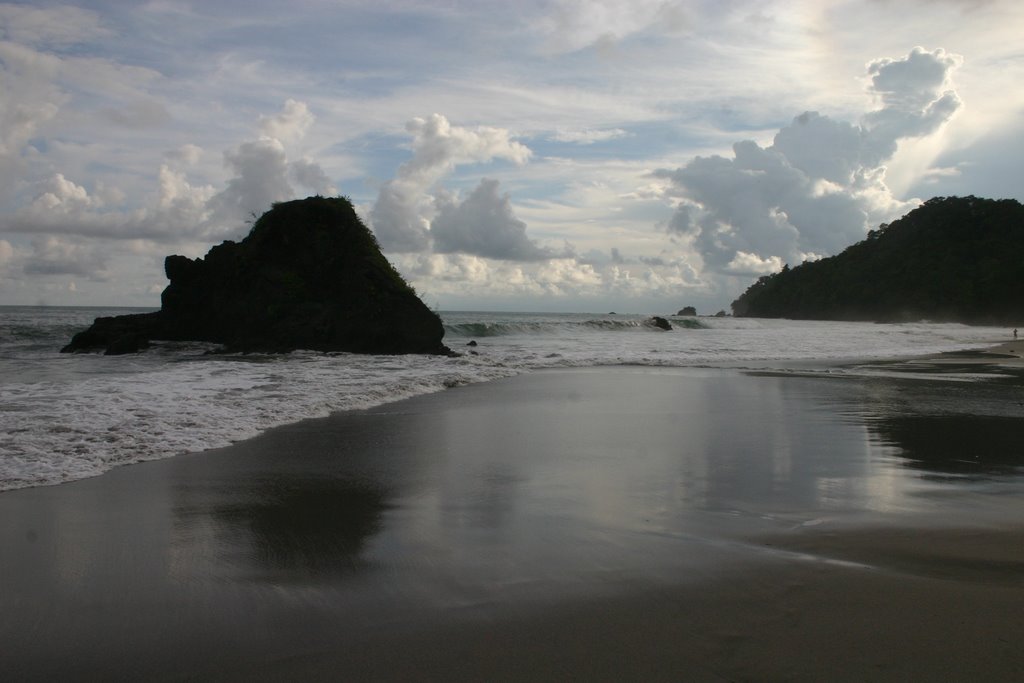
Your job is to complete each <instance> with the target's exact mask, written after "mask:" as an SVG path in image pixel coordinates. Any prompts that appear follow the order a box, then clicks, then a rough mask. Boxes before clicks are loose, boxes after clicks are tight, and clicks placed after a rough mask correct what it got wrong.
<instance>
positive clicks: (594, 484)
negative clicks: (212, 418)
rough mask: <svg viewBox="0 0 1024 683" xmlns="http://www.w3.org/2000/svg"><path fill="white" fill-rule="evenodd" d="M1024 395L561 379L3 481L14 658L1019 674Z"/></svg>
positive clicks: (746, 677)
mask: <svg viewBox="0 0 1024 683" xmlns="http://www.w3.org/2000/svg"><path fill="white" fill-rule="evenodd" d="M1020 392H1021V388H1020V385H1019V383H1015V382H1008V381H1002V380H1000V381H995V382H990V383H977V382H975V383H969V382H962V381H956V382H952V381H951V382H944V381H939V380H936V381H930V382H921V381H918V380H915V379H901V378H899V377H896V378H893V377H889V376H886V377H867V378H834V377H807V376H802V375H794V376H791V377H786V376H750V375H746V374H743V373H739V372H736V371H729V370H716V369H703V370H687V371H682V370H664V371H661V370H651V369H637V368H606V369H594V370H579V371H557V372H554V371H553V372H542V373H536V374H533V375H529V376H523V377H517V378H512V379H509V380H502V381H498V382H493V383H489V384H484V385H473V386H469V387H461V388H458V389H455V390H450V391H446V392H443V393H441V394H437V395H433V396H425V397H420V398H417V399H412V400H409V401H404V402H401V403H397V404H391V405H388V406H383V407H380V408H377V409H373V410H368V411H357V412H353V413H347V414H343V415H338V416H335V417H332V418H328V419H325V420H315V421H308V422H304V423H301V424H298V425H293V426H290V427H286V428H282V429H277V430H273V431H271V432H268V433H267V434H265V435H263V436H261V437H259V438H257V439H253V440H251V441H247V442H244V443H240V444H237V445H236V446H233V447H231V448H228V449H223V450H220V451H211V452H207V453H200V454H194V455H189V456H182V457H179V458H173V459H170V460H165V461H160V462H153V463H146V464H143V465H138V466H132V467H125V468H120V469H118V470H115V471H112V472H110V473H108V474H106V475H104V476H101V477H97V478H94V479H90V480H84V481H79V482H74V483H70V484H65V485H61V486H55V487H45V488H39V489H30V490H19V491H11V492H7V493H3V494H0V547H2V548H3V553H2V555H0V643H3V647H2V648H0V668H2V670H4V671H6V672H8V674H7V675H10V676H11V678H10V680H239V681H241V680H564V679H570V678H572V679H581V680H666V681H667V680H673V681H679V680H687V681H783V680H785V681H820V680H833V681H864V680H881V681H889V680H891V681H897V680H898V681H906V680H950V681H956V680H962V681H968V680H1020V679H1022V678H1024V635H1022V634H1024V628H1022V626H1024V623H1022V622H1024V523H1022V522H1021V520H1022V519H1024V496H1021V495H1020V494H1021V493H1024V477H1022V476H1021V465H1022V464H1024V456H1021V455H1019V454H1020V453H1021V452H1022V451H1021V450H1020V448H1019V447H1016V449H1015V445H1016V444H1022V443H1024V413H1022V412H1021V410H1020V409H1019V406H1017V405H1015V400H1017V401H1019V400H1020ZM943 425H953V427H952V428H951V429H950V430H949V431H948V433H947V432H942V429H943ZM936 430H938V432H937V431H936ZM936 433H938V434H939V435H940V436H939V438H933V437H934V435H935V434H936Z"/></svg>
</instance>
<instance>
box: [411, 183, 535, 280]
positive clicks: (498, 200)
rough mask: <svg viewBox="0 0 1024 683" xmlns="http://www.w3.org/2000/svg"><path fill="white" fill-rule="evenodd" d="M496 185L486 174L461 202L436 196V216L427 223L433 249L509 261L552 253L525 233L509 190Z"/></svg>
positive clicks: (523, 259)
mask: <svg viewBox="0 0 1024 683" xmlns="http://www.w3.org/2000/svg"><path fill="white" fill-rule="evenodd" d="M498 185H499V183H498V181H497V180H490V179H487V178H485V179H484V180H482V181H480V184H479V185H478V186H477V187H476V189H474V190H473V192H472V193H471V194H470V195H469V196H468V197H467V198H466V200H465V201H463V202H462V203H458V202H457V201H456V200H455V198H453V197H451V196H449V195H447V194H444V195H441V196H439V197H438V198H437V217H436V218H434V220H433V222H432V223H431V225H430V234H431V236H432V237H433V239H434V250H435V251H437V252H439V253H442V254H448V253H464V254H475V255H477V256H485V257H488V258H493V259H502V260H508V261H540V260H543V259H547V258H552V257H553V256H554V255H555V254H554V252H553V251H552V250H550V249H545V248H543V247H541V246H539V245H538V244H537V243H536V242H534V241H533V240H531V239H530V238H529V237H527V236H526V223H524V222H523V221H521V220H519V219H518V218H516V217H515V214H514V213H513V211H512V202H511V200H510V199H509V196H508V194H504V195H503V194H501V193H500V192H499V190H498Z"/></svg>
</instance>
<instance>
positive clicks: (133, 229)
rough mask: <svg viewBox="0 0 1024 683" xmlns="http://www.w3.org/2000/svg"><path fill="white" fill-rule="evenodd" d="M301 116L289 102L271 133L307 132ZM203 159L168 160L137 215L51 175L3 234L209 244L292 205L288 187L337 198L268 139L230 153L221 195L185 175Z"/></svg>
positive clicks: (313, 168) (186, 151)
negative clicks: (277, 206) (275, 206)
mask: <svg viewBox="0 0 1024 683" xmlns="http://www.w3.org/2000/svg"><path fill="white" fill-rule="evenodd" d="M304 111H307V110H306V107H305V104H303V103H297V102H294V101H291V100H290V101H289V103H288V104H286V106H285V109H284V112H283V113H282V114H281V115H279V117H280V118H279V117H273V118H274V119H275V123H274V124H273V125H272V126H270V127H271V128H273V127H275V126H276V127H277V128H276V129H277V132H279V133H281V134H283V135H285V136H286V137H287V136H288V135H292V136H293V137H294V134H296V133H297V131H298V130H299V129H300V128H302V127H303V126H305V125H306V121H307V117H305V116H304V115H301V114H302V112H304ZM266 121H267V119H262V120H261V128H263V129H268V125H267V124H266ZM202 155H203V150H202V149H201V148H200V147H198V146H196V145H193V144H186V145H183V146H181V147H179V148H178V149H175V150H172V151H170V152H167V153H165V154H164V158H165V159H166V160H167V161H168V163H164V164H162V165H161V166H160V167H159V169H158V171H157V174H156V181H157V183H156V185H157V187H156V193H155V195H154V196H153V197H152V198H151V199H150V201H149V202H141V204H142V205H141V206H139V204H140V202H135V204H136V206H135V208H127V207H125V206H123V202H124V200H125V197H126V195H125V193H124V192H121V191H120V190H119V189H118V188H115V187H105V186H103V185H102V184H101V183H99V182H97V183H95V184H94V186H93V187H92V189H91V190H90V189H88V188H86V187H85V186H83V185H80V184H78V183H76V182H74V181H73V180H71V179H69V178H67V177H65V176H64V174H62V173H56V174H53V175H52V176H50V177H49V178H48V179H46V180H44V181H42V182H41V183H38V184H37V185H36V191H35V194H34V198H33V199H32V200H31V202H29V203H28V204H27V206H24V207H23V208H21V209H19V210H18V211H15V212H13V213H12V214H8V215H7V216H5V217H4V219H3V223H2V228H3V229H4V230H6V231H8V232H20V233H29V234H35V235H41V234H50V235H72V236H82V237H108V238H114V239H150V240H155V241H162V242H175V241H181V240H200V241H212V240H216V239H224V238H226V237H234V236H236V235H238V234H239V233H240V232H242V231H243V230H244V226H245V225H246V223H247V222H251V220H252V217H253V215H254V214H255V215H259V214H261V213H263V212H264V211H266V210H267V209H269V208H270V207H271V205H272V204H273V203H274V202H279V201H286V200H288V199H293V198H295V196H296V192H295V188H294V187H293V186H292V184H291V180H290V179H294V180H295V182H296V183H297V184H299V185H301V186H303V187H305V188H309V189H311V190H313V191H314V192H318V193H320V194H334V193H335V192H336V190H335V188H334V187H333V185H332V184H331V183H330V180H329V178H328V177H327V175H326V173H325V172H324V171H323V169H322V168H321V167H320V166H319V165H317V164H316V163H314V162H312V161H310V160H307V159H300V160H298V161H294V162H291V161H289V159H288V155H287V153H286V152H285V148H284V144H283V143H282V142H281V141H280V140H279V139H277V138H271V137H266V136H264V137H261V138H259V139H256V140H249V141H245V142H242V143H241V144H239V145H237V146H236V147H234V148H233V149H229V150H226V151H225V152H224V165H225V167H226V168H227V169H228V171H229V173H230V177H229V178H228V180H227V181H226V183H225V184H224V186H223V188H222V189H221V190H220V191H216V190H215V189H214V187H213V186H211V185H199V184H193V183H192V182H190V181H189V179H188V176H187V174H186V172H185V171H184V170H183V169H182V168H180V164H185V165H194V164H195V163H196V162H198V161H199V159H200V158H201V157H202ZM52 261H54V259H37V262H38V263H39V264H42V265H39V266H38V268H47V267H49V266H47V265H46V264H47V263H50V262H52ZM33 272H42V270H38V269H37V270H36V271H33Z"/></svg>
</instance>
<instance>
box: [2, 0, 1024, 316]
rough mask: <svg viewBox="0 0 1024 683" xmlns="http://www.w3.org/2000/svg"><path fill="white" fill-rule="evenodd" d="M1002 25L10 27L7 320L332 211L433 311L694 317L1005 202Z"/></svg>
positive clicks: (828, 11)
mask: <svg viewBox="0 0 1024 683" xmlns="http://www.w3.org/2000/svg"><path fill="white" fill-rule="evenodd" d="M1021 36H1024V3H1020V2H1017V1H1016V0H1012V1H1007V2H1002V1H1000V0H858V1H851V2H842V1H836V2H827V1H822V0H812V1H806V2H805V1H801V0H787V1H785V2H781V1H770V0H765V1H754V0H749V1H748V0H731V1H730V0H713V1H707V2H703V1H680V2H672V1H669V0H543V1H542V0H518V1H517V2H508V1H507V0H502V1H501V2H497V1H491V0H465V1H463V0H437V1H426V0H423V1H414V0H365V1H364V0H333V1H332V0H290V1H289V2H279V1H273V2H270V1H268V0H218V1H217V2H199V1H195V2H186V1H179V0H151V1H150V2H131V1H130V0H96V1H92V2H84V1H83V2H77V3H63V4H62V3H50V2H32V3H0V305H11V304H27V305H37V304H46V305H125V306H154V307H156V306H159V301H160V299H159V296H160V292H161V291H162V290H163V288H164V287H165V286H166V285H167V280H166V278H165V276H164V273H163V259H164V257H165V256H167V255H170V254H184V255H186V256H189V257H193V258H197V257H201V256H203V255H204V254H205V253H206V251H207V250H208V249H209V248H210V247H211V246H212V245H214V244H218V243H220V242H221V241H223V240H229V239H230V240H239V239H241V238H243V237H244V236H245V235H246V233H247V232H248V231H249V229H250V228H251V225H252V222H253V220H254V219H255V217H257V216H259V215H260V214H262V213H263V212H264V211H266V210H267V209H269V208H270V207H271V205H272V204H273V203H274V202H279V201H284V200H288V199H293V198H301V197H306V196H309V195H315V194H321V195H328V196H329V195H343V196H346V197H348V198H350V199H351V200H352V202H353V204H354V205H355V206H356V209H357V211H358V212H359V215H360V216H361V217H362V219H363V220H364V222H365V223H366V224H367V225H368V226H370V227H371V229H372V230H373V231H374V233H375V234H376V235H377V238H378V241H379V242H380V244H381V246H382V248H383V249H384V252H385V254H386V255H387V256H388V258H389V259H390V260H391V262H392V263H393V264H394V265H395V266H396V268H398V270H399V271H400V272H401V273H402V274H403V275H404V276H405V277H406V279H407V280H409V281H410V283H412V284H413V285H414V286H415V288H416V290H417V291H418V292H419V293H420V295H421V297H422V298H423V299H424V301H425V302H426V303H427V304H428V305H430V306H432V307H435V308H439V309H441V310H520V311H578V312H607V311H618V312H637V313H672V312H675V311H676V310H678V309H680V308H682V307H684V306H695V307H696V308H697V310H698V311H699V312H701V313H714V312H717V311H719V310H723V309H724V310H729V304H730V303H731V302H732V300H733V299H735V298H736V297H737V296H738V295H739V294H740V293H742V292H743V291H744V290H745V289H746V288H747V287H748V286H749V285H750V284H752V283H753V282H754V281H755V280H756V279H757V278H758V277H760V276H761V275H764V274H768V273H771V272H775V271H777V270H779V269H780V268H782V266H783V265H784V264H789V265H797V264H799V263H801V262H803V261H807V260H814V259H817V258H821V257H824V256H828V255H832V254H836V253H839V252H840V251H842V250H843V249H844V248H845V247H847V246H849V245H850V244H853V243H855V242H857V241H859V240H861V239H863V238H864V236H865V235H866V233H867V231H868V230H870V229H873V228H876V227H878V225H879V224H881V223H883V222H889V221H892V220H893V219H895V218H898V217H900V216H902V215H904V214H905V213H907V212H908V211H910V210H912V209H913V208H914V207H915V206H917V205H918V204H920V203H921V202H922V201H924V200H926V199H929V198H931V197H934V196H954V195H959V196H964V195H970V194H973V195H976V196H979V197H990V198H1014V199H1017V200H1024V182H1022V180H1021V179H1022V178H1024V116H1022V115H1024V88H1021V87H1020V84H1021V83H1024V42H1022V41H1021Z"/></svg>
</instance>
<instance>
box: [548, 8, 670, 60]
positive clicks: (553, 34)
mask: <svg viewBox="0 0 1024 683" xmlns="http://www.w3.org/2000/svg"><path fill="white" fill-rule="evenodd" d="M689 25H690V19H689V17H688V16H687V15H686V14H685V12H684V10H683V9H682V8H681V7H680V3H677V2H671V1H669V0H556V2H554V3H553V7H552V10H551V11H550V13H549V14H547V15H546V16H545V17H543V19H542V20H541V21H540V22H538V28H539V30H540V31H541V33H542V34H543V35H545V36H546V37H547V49H548V51H551V52H556V53H559V52H573V51H576V50H580V49H583V48H586V47H590V46H595V47H597V48H598V49H599V50H601V51H602V52H604V53H607V52H609V51H611V50H613V49H614V47H615V43H616V42H617V41H620V40H622V39H624V38H626V37H627V36H630V35H632V34H635V33H639V32H642V31H646V30H657V31H660V32H672V31H679V30H681V29H684V28H686V27H687V26H689Z"/></svg>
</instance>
